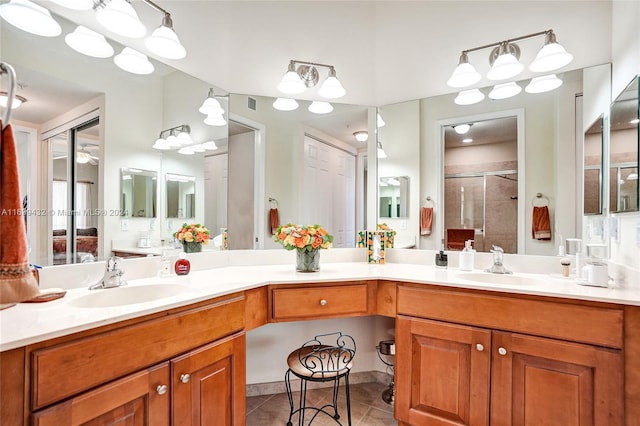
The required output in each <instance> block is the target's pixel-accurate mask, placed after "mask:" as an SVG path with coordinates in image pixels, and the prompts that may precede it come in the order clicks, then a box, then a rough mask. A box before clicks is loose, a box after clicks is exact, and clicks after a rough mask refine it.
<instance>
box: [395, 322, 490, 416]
mask: <svg viewBox="0 0 640 426" xmlns="http://www.w3.org/2000/svg"><path fill="white" fill-rule="evenodd" d="M396 327H397V330H396V345H397V350H396V367H395V368H396V400H395V415H396V418H398V420H400V421H401V422H404V423H407V424H411V425H448V426H451V425H473V426H475V425H487V424H488V422H489V369H490V363H491V359H490V358H491V353H490V349H491V332H490V331H488V330H485V329H481V328H475V327H467V326H462V325H457V324H449V323H444V322H438V321H430V320H423V319H416V318H411V317H405V316H399V317H398V319H397V322H396Z"/></svg>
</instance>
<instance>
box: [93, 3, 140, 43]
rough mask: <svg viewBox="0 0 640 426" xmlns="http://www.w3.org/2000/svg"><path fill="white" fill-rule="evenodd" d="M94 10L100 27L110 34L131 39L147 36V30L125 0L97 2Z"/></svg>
mask: <svg viewBox="0 0 640 426" xmlns="http://www.w3.org/2000/svg"><path fill="white" fill-rule="evenodd" d="M145 2H146V1H145ZM95 9H96V19H97V20H98V22H99V23H100V25H102V26H103V27H105V28H106V29H108V30H109V31H111V32H114V33H116V34H118V35H121V36H124V37H131V38H140V37H144V36H145V34H147V28H146V27H145V26H144V24H143V23H142V21H141V20H140V18H139V17H138V14H137V13H136V11H135V9H134V8H133V6H131V4H130V3H129V2H128V1H127V0H99V1H98V2H97V3H96V5H95Z"/></svg>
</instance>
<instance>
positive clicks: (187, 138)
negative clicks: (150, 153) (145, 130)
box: [152, 124, 193, 151]
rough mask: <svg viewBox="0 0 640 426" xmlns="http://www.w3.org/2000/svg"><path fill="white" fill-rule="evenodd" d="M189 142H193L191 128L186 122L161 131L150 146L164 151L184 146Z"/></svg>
mask: <svg viewBox="0 0 640 426" xmlns="http://www.w3.org/2000/svg"><path fill="white" fill-rule="evenodd" d="M189 144H193V140H192V139H191V128H190V127H189V126H188V125H187V124H181V125H180V126H176V127H172V128H170V129H166V130H163V131H161V132H160V135H159V136H158V139H156V141H155V142H154V144H153V146H152V148H154V149H159V150H165V151H166V150H170V149H176V148H184V147H186V145H189Z"/></svg>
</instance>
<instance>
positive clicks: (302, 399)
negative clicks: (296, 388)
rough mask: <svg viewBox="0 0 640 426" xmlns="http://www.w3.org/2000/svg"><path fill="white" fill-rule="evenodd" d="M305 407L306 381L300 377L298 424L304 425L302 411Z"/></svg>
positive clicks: (299, 425)
mask: <svg viewBox="0 0 640 426" xmlns="http://www.w3.org/2000/svg"><path fill="white" fill-rule="evenodd" d="M306 407H307V381H306V380H304V379H300V413H299V414H298V426H304V411H305V408H306Z"/></svg>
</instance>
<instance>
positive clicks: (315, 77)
mask: <svg viewBox="0 0 640 426" xmlns="http://www.w3.org/2000/svg"><path fill="white" fill-rule="evenodd" d="M296 65H298V66H296ZM318 67H323V68H328V69H329V73H328V76H327V78H326V79H325V80H324V81H323V82H322V84H321V85H320V88H319V89H318V95H320V96H322V97H323V98H328V99H337V98H341V97H343V96H344V95H345V94H346V93H347V92H346V90H345V89H344V87H342V83H340V80H338V78H337V77H336V70H335V68H334V67H333V65H325V64H319V63H315V62H306V61H298V60H291V61H289V65H288V67H287V72H286V73H285V75H284V76H283V77H282V80H280V83H278V90H279V91H280V92H282V93H285V94H288V95H297V94H300V93H302V92H304V91H305V90H306V89H307V88H311V87H314V86H316V85H317V84H318V82H319V81H320V74H319V72H318Z"/></svg>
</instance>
